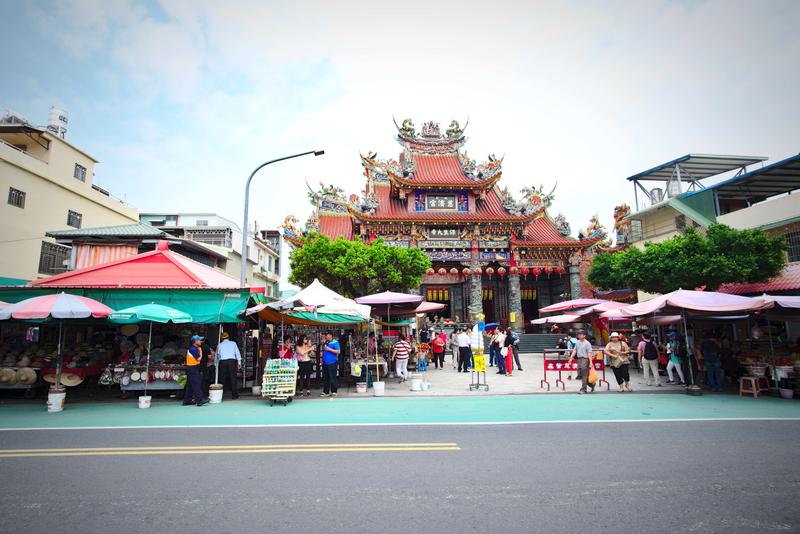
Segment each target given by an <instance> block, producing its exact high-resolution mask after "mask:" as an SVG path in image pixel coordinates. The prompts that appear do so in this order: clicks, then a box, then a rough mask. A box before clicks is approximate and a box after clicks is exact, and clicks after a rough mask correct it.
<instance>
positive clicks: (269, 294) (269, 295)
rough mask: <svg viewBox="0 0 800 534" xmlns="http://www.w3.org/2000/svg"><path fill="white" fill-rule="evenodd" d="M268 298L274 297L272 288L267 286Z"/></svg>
mask: <svg viewBox="0 0 800 534" xmlns="http://www.w3.org/2000/svg"><path fill="white" fill-rule="evenodd" d="M267 296H268V297H271V296H272V286H267Z"/></svg>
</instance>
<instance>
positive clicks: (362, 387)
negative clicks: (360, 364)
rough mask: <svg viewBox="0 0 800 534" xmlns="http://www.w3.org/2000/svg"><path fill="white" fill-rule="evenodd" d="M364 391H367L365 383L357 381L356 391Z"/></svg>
mask: <svg viewBox="0 0 800 534" xmlns="http://www.w3.org/2000/svg"><path fill="white" fill-rule="evenodd" d="M373 385H374V384H373ZM366 392H367V383H366V382H358V383H356V393H366Z"/></svg>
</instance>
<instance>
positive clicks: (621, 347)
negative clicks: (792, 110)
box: [603, 332, 633, 393]
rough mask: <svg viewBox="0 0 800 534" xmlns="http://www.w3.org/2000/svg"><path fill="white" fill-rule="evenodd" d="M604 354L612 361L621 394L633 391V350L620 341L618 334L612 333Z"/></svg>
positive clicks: (612, 368)
mask: <svg viewBox="0 0 800 534" xmlns="http://www.w3.org/2000/svg"><path fill="white" fill-rule="evenodd" d="M603 353H604V354H605V355H606V356H608V357H609V359H610V360H611V370H612V371H614V378H616V379H617V385H618V386H619V392H620V393H624V392H625V391H633V390H632V389H631V373H630V363H631V357H630V355H631V349H630V347H628V344H627V343H625V342H624V341H622V340H621V339H620V336H619V334H618V333H616V332H612V333H611V336H610V337H609V341H608V344H607V345H606V348H605V350H604V351H603Z"/></svg>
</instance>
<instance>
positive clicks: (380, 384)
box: [372, 382, 385, 397]
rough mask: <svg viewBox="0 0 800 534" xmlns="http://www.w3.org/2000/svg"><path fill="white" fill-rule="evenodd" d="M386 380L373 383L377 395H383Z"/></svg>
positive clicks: (373, 389)
mask: <svg viewBox="0 0 800 534" xmlns="http://www.w3.org/2000/svg"><path fill="white" fill-rule="evenodd" d="M384 384H385V383H384V382H373V383H372V391H373V393H374V394H375V396H376V397H383V391H384V389H383V386H384Z"/></svg>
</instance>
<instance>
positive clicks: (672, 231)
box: [626, 154, 800, 300]
mask: <svg viewBox="0 0 800 534" xmlns="http://www.w3.org/2000/svg"><path fill="white" fill-rule="evenodd" d="M764 160H765V158H761V157H743V156H716V155H713V156H712V155H697V154H689V155H687V156H684V157H683V158H678V159H677V160H673V161H672V162H669V163H666V164H664V165H661V166H658V167H655V168H653V169H650V170H648V171H645V172H644V173H639V174H637V175H634V176H631V177H630V178H628V180H631V181H633V182H634V185H635V187H637V188H638V189H639V190H640V191H643V192H644V193H645V194H646V195H645V198H647V197H649V199H650V205H649V206H645V207H643V208H641V209H639V210H638V211H637V212H636V213H633V214H631V215H629V216H628V217H627V218H626V219H627V220H628V221H629V222H630V223H631V225H630V244H632V245H633V246H639V247H643V246H644V244H645V243H646V242H659V241H663V240H666V239H669V238H671V237H673V236H675V235H677V234H678V233H679V232H680V231H681V230H682V229H683V228H684V227H686V226H695V227H698V228H708V226H710V225H711V224H714V223H719V224H725V225H727V226H730V227H732V228H736V229H739V230H742V229H747V228H762V229H764V230H765V231H767V232H768V233H769V234H771V235H781V236H784V237H785V238H786V241H787V245H788V258H787V259H788V261H789V263H788V265H787V267H786V269H784V272H783V274H782V275H781V276H778V277H777V278H775V279H773V280H770V281H768V282H765V283H761V284H729V285H726V286H723V287H722V288H721V291H723V292H728V293H737V294H743V295H757V294H761V293H765V292H768V293H791V294H800V191H799V190H800V154H798V155H796V156H792V157H789V158H786V159H783V160H780V161H777V162H775V163H771V164H768V165H762V166H760V167H758V168H755V169H753V168H752V166H755V164H758V163H761V162H763V161H764ZM748 167H751V168H750V169H749V170H748ZM722 173H730V174H732V176H729V177H727V178H726V179H723V180H719V175H720V174H722ZM707 178H708V179H717V182H716V183H713V184H708V185H705V184H704V183H702V182H701V180H705V179H707ZM642 180H662V181H666V182H667V187H666V188H665V189H661V188H654V189H653V190H651V191H650V192H648V191H647V190H646V189H645V188H644V187H643V186H642V185H641V184H640V181H642ZM683 185H688V187H687V188H686V190H684V187H683ZM664 191H666V194H667V197H666V198H664V199H661V198H660V196H659V195H661V194H662V193H663V192H664ZM638 201H639V198H638V196H637V205H638ZM644 298H646V295H640V300H643V299H644Z"/></svg>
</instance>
